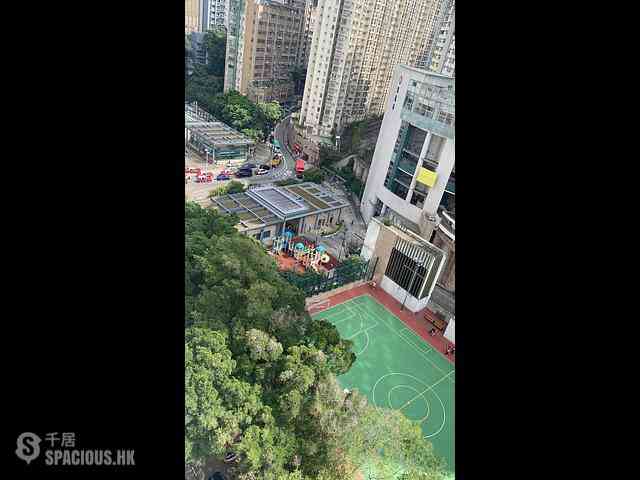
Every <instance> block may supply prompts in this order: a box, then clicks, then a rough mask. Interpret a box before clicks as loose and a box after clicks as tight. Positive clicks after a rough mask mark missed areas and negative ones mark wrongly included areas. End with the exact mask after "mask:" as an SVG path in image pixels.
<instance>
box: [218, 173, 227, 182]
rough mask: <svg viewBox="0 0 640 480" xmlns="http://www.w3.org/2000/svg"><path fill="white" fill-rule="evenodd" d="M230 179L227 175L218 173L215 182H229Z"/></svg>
mask: <svg viewBox="0 0 640 480" xmlns="http://www.w3.org/2000/svg"><path fill="white" fill-rule="evenodd" d="M230 179H231V177H230V176H229V175H227V174H226V173H220V174H218V176H217V177H216V180H218V181H219V182H221V181H223V180H230Z"/></svg>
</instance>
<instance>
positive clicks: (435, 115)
mask: <svg viewBox="0 0 640 480" xmlns="http://www.w3.org/2000/svg"><path fill="white" fill-rule="evenodd" d="M391 88H392V92H391V95H390V96H389V99H388V100H387V108H386V112H385V114H384V119H383V121H382V128H381V129H380V135H379V136H378V141H377V143H376V149H375V153H374V155H373V160H372V162H371V168H370V170H369V177H368V178H367V183H366V186H365V190H364V194H363V198H362V204H361V210H362V215H363V217H364V220H365V221H366V222H367V223H369V222H370V220H371V218H373V217H392V218H393V219H395V220H396V221H397V222H398V223H401V224H403V225H404V226H406V227H407V228H409V229H411V230H413V231H415V232H416V233H418V234H419V235H421V236H422V237H424V238H426V239H427V240H430V239H431V237H432V234H433V232H434V230H435V228H436V227H437V226H438V225H439V213H440V212H441V211H442V208H440V207H443V208H444V209H445V210H447V209H449V210H452V209H454V208H455V207H454V198H455V173H454V172H455V79H454V78H451V77H447V76H445V75H441V74H438V73H434V72H429V71H426V70H420V69H417V68H413V67H407V66H397V67H396V69H395V73H394V75H393V79H392V81H391Z"/></svg>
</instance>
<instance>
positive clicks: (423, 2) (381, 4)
mask: <svg viewBox="0 0 640 480" xmlns="http://www.w3.org/2000/svg"><path fill="white" fill-rule="evenodd" d="M443 1H446V0H375V1H374V0H318V7H317V9H316V19H315V30H314V33H313V41H312V44H311V52H310V55H309V65H308V69H307V80H306V84H305V92H304V98H303V102H302V109H301V112H300V123H301V125H302V126H303V127H304V128H305V130H306V133H307V134H309V135H310V136H311V135H317V136H321V137H330V136H331V135H332V134H333V133H339V132H340V131H341V129H342V127H344V126H345V125H347V124H349V123H351V122H354V121H358V120H362V119H364V118H365V117H366V116H372V115H382V113H383V112H384V107H385V103H386V100H387V97H388V94H389V88H390V81H391V76H392V73H393V69H394V67H395V66H396V65H399V64H405V65H416V64H417V63H418V62H419V60H420V59H424V53H425V51H426V49H427V47H428V45H427V44H428V40H429V38H432V37H433V35H430V32H431V31H432V30H433V29H434V28H435V25H436V24H437V23H438V22H437V19H438V15H437V11H438V10H437V9H438V7H439V6H440V4H441V3H442V2H443Z"/></svg>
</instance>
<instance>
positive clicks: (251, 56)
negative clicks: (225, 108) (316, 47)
mask: <svg viewBox="0 0 640 480" xmlns="http://www.w3.org/2000/svg"><path fill="white" fill-rule="evenodd" d="M306 3H307V2H306V0H245V1H241V0H235V2H234V1H233V0H232V4H233V5H232V7H233V12H232V13H231V14H230V16H229V20H228V21H229V33H230V35H229V40H228V43H227V64H226V67H225V86H224V89H225V91H229V90H237V91H238V92H240V93H241V94H243V95H247V96H248V97H249V98H250V99H251V100H252V101H254V102H270V101H277V102H281V103H282V102H286V101H289V100H291V99H292V97H293V95H294V83H293V80H292V78H291V72H292V71H293V70H294V69H295V68H296V67H297V66H298V65H299V57H300V55H301V54H303V52H301V47H302V46H303V41H302V40H303V32H304V18H305V7H306Z"/></svg>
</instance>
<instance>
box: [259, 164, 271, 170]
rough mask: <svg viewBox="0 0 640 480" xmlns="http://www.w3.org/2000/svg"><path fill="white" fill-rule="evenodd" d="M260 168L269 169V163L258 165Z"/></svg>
mask: <svg viewBox="0 0 640 480" xmlns="http://www.w3.org/2000/svg"><path fill="white" fill-rule="evenodd" d="M260 168H261V169H262V170H271V165H269V164H268V163H264V164H262V165H260Z"/></svg>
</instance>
